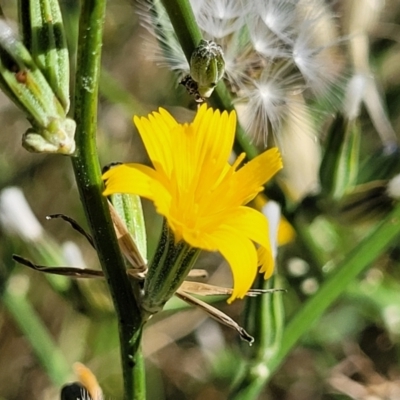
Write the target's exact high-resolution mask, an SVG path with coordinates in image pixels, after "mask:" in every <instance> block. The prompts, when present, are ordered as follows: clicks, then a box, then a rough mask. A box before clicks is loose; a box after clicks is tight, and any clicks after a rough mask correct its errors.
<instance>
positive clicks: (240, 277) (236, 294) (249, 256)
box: [208, 227, 257, 303]
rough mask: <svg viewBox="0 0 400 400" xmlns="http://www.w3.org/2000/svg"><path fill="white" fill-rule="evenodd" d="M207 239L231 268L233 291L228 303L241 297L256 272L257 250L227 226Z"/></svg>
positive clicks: (244, 237) (249, 285) (245, 238)
mask: <svg viewBox="0 0 400 400" xmlns="http://www.w3.org/2000/svg"><path fill="white" fill-rule="evenodd" d="M208 239H209V241H210V243H211V242H212V243H214V247H215V248H216V249H218V251H219V252H220V253H221V254H222V255H223V257H224V258H225V259H226V261H227V262H228V264H229V266H230V268H231V270H232V275H233V292H232V295H231V297H230V298H229V299H228V303H231V302H232V301H233V300H235V299H236V298H243V297H244V296H245V295H246V293H247V292H248V290H249V289H250V287H251V285H252V283H253V282H254V279H255V277H256V274H257V251H256V248H255V247H254V244H253V242H252V241H251V240H250V239H248V238H247V237H246V236H244V235H242V234H241V233H240V232H239V231H237V230H234V229H229V228H227V227H224V228H222V229H220V230H218V231H215V232H213V233H212V235H209V238H208Z"/></svg>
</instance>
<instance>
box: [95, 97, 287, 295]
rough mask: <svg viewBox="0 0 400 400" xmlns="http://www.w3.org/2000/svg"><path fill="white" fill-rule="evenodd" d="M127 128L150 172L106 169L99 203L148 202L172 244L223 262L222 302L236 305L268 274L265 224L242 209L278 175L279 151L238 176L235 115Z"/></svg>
mask: <svg viewBox="0 0 400 400" xmlns="http://www.w3.org/2000/svg"><path fill="white" fill-rule="evenodd" d="M134 122H135V125H136V126H137V128H138V130H139V133H140V135H141V137H142V140H143V142H144V145H145V147H146V149H147V152H148V155H149V157H150V160H151V162H152V164H153V167H154V168H151V167H148V166H145V165H141V164H124V165H120V166H117V167H115V168H112V169H111V170H109V171H108V172H106V173H105V174H104V176H103V178H104V179H105V180H106V190H105V191H104V195H106V196H108V195H110V194H113V193H134V194H137V195H139V196H142V197H145V198H147V199H150V200H152V201H153V202H154V204H155V207H156V209H157V211H158V213H160V214H161V215H163V216H164V217H165V218H166V219H167V222H168V225H169V227H170V228H171V230H172V231H173V232H174V236H175V241H176V242H179V241H181V240H183V241H185V242H186V243H187V244H189V245H190V246H192V247H194V248H198V249H203V250H207V251H219V252H220V253H221V254H222V255H223V256H224V258H225V259H226V260H227V262H228V263H229V265H230V267H231V269H232V274H233V281H234V287H233V294H232V296H231V298H230V299H229V301H232V300H233V299H235V298H237V297H238V298H243V296H244V295H245V294H246V292H247V291H248V289H249V288H250V287H251V285H252V283H253V281H254V279H255V276H256V273H257V268H258V266H260V265H261V271H262V272H265V273H266V275H270V272H271V270H272V269H273V261H272V257H271V252H270V245H269V241H268V222H267V220H266V218H265V217H264V215H263V214H262V213H260V212H258V211H256V210H254V209H252V208H250V207H245V204H247V203H248V202H249V201H251V200H252V199H253V198H254V197H255V196H256V195H257V194H258V193H259V192H260V191H261V190H262V189H263V187H262V185H263V184H265V183H266V182H267V181H268V180H269V179H271V178H272V176H273V175H274V174H275V173H276V172H277V171H278V170H279V169H280V168H282V162H281V158H280V154H279V152H278V150H277V149H276V148H273V149H271V150H268V151H266V152H264V153H262V154H260V155H259V156H258V157H256V158H255V159H253V160H252V161H250V162H248V163H247V164H246V165H244V166H243V167H241V168H238V167H239V165H240V163H241V162H242V161H243V159H244V157H245V155H244V154H242V155H240V156H239V157H238V159H237V160H236V162H235V163H234V164H233V165H230V164H229V163H228V159H229V156H230V154H231V150H232V145H233V141H234V136H235V130H236V113H235V112H234V111H232V112H231V113H229V114H228V113H227V112H226V111H224V112H223V113H222V114H221V113H220V112H219V111H218V110H216V111H213V110H212V109H211V108H207V106H206V105H205V104H204V105H202V106H201V107H200V108H199V110H198V112H197V114H196V117H195V119H194V121H193V122H192V123H190V124H179V123H178V122H177V121H175V119H174V118H173V117H172V116H171V115H170V114H169V113H168V112H167V111H166V110H164V109H162V108H160V109H159V111H158V112H154V113H152V114H150V115H149V116H148V117H147V118H145V117H142V118H138V117H135V118H134ZM255 243H257V244H258V245H259V250H258V252H257V248H256V245H255ZM258 254H259V255H260V257H258Z"/></svg>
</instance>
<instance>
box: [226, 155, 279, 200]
mask: <svg viewBox="0 0 400 400" xmlns="http://www.w3.org/2000/svg"><path fill="white" fill-rule="evenodd" d="M281 168H282V160H281V156H280V153H279V150H278V148H276V147H274V148H272V149H270V150H267V151H265V152H264V153H262V154H260V155H259V156H257V157H255V158H254V159H253V160H251V161H250V162H248V163H247V164H246V165H244V166H243V167H242V168H240V169H239V170H238V171H237V173H236V174H235V175H234V177H235V179H234V185H235V190H236V193H237V198H238V199H240V201H241V204H247V203H248V202H249V201H250V200H252V199H253V198H254V197H255V196H256V195H257V193H259V192H260V191H261V189H262V186H263V185H264V184H265V183H266V182H268V181H269V180H270V179H271V178H272V177H273V176H274V175H275V174H276V173H277V172H278V171H279V170H280V169H281ZM244 182H245V184H244Z"/></svg>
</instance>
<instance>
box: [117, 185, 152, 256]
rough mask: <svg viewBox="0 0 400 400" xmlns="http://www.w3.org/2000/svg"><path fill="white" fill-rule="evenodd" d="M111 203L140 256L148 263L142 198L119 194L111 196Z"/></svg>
mask: <svg viewBox="0 0 400 400" xmlns="http://www.w3.org/2000/svg"><path fill="white" fill-rule="evenodd" d="M111 202H112V204H113V206H114V208H115V210H116V211H117V213H118V215H119V216H120V217H121V219H122V220H123V221H124V223H125V225H126V228H127V229H128V232H129V233H130V235H131V236H132V239H133V241H134V242H135V244H136V246H137V248H138V250H139V252H140V255H141V256H142V258H143V260H144V261H145V262H147V239H146V226H145V222H144V217H143V209H142V202H141V200H140V197H139V196H137V195H135V194H120V193H118V194H113V195H111Z"/></svg>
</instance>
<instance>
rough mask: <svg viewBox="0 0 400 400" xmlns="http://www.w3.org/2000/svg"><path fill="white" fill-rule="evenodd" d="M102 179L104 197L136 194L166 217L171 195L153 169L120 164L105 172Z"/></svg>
mask: <svg viewBox="0 0 400 400" xmlns="http://www.w3.org/2000/svg"><path fill="white" fill-rule="evenodd" d="M103 179H104V180H106V189H105V190H104V192H103V195H104V196H109V195H110V194H114V193H132V194H137V195H139V196H141V197H145V198H147V199H149V200H152V201H153V202H154V203H155V205H156V208H157V210H158V212H159V213H160V214H162V215H165V216H167V215H168V213H169V208H170V204H171V194H170V193H169V192H168V190H167V189H166V188H165V187H164V186H163V184H162V183H161V179H160V174H158V173H157V171H155V170H154V169H152V168H149V167H147V166H145V165H141V164H122V165H118V166H117V167H114V168H111V169H110V170H109V171H107V172H106V173H105V174H104V175H103Z"/></svg>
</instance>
